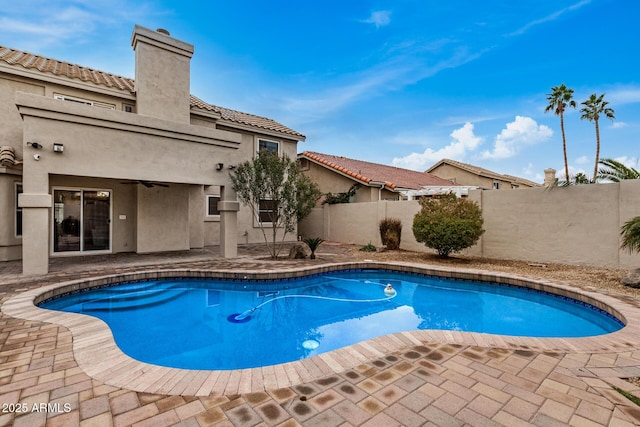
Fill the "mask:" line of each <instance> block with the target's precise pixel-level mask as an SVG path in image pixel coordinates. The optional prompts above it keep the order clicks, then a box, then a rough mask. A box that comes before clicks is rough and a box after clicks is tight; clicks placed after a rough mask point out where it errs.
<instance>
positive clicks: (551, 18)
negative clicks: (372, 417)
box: [507, 0, 591, 37]
mask: <svg viewBox="0 0 640 427" xmlns="http://www.w3.org/2000/svg"><path fill="white" fill-rule="evenodd" d="M589 3H591V0H581V1H579V2H578V3H575V4H572V5H571V6H568V7H565V8H564V9H560V10H558V11H556V12H553V13H552V14H550V15H547V16H545V17H544V18H540V19H536V20H535V21H531V22H529V23H527V24H525V25H524V26H522V27H520V28H519V29H517V30H516V31H514V32H512V33H510V34H507V37H511V36H519V35H521V34H524V33H526V32H527V31H529V29H531V28H532V27H535V26H536V25H540V24H544V23H545V22H551V21H555V20H556V19H558V18H559V17H560V16H561V15H563V14H564V13H566V12H571V11H574V10H577V9H579V8H581V7H582V6H584V5H587V4H589Z"/></svg>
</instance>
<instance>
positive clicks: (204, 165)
mask: <svg viewBox="0 0 640 427" xmlns="http://www.w3.org/2000/svg"><path fill="white" fill-rule="evenodd" d="M132 47H133V50H134V51H135V80H133V79H130V78H126V77H121V76H116V75H113V74H110V73H107V72H102V71H97V70H93V69H89V68H86V67H82V66H79V65H75V64H69V63H67V62H63V61H58V60H55V59H49V58H45V57H42V56H38V55H34V54H31V53H27V52H23V51H20V50H15V49H10V48H7V47H0V147H1V148H0V219H1V220H0V260H12V259H20V258H22V260H23V262H22V265H23V272H24V273H25V274H38V273H46V272H47V270H48V261H49V257H52V256H64V255H91V254H104V253H116V252H138V253H145V252H158V251H174V250H188V249H191V248H202V247H203V246H206V245H213V244H219V245H220V248H221V253H222V255H223V256H225V257H233V256H236V254H237V252H236V249H237V243H238V240H240V242H241V243H250V242H259V241H262V234H261V233H260V230H259V229H258V228H257V223H256V218H257V215H260V213H254V212H251V211H249V209H248V208H246V207H244V206H243V207H240V206H239V204H238V202H237V200H236V197H235V194H234V193H233V192H232V191H230V180H229V170H230V169H232V168H233V166H234V165H236V164H238V163H239V162H243V161H246V160H249V159H251V158H252V156H254V155H255V153H256V152H257V151H258V150H259V149H268V150H273V151H277V152H278V153H279V154H287V155H288V156H289V157H293V156H295V155H296V153H297V143H298V141H303V140H304V139H305V137H304V136H303V135H301V134H300V133H298V132H296V131H294V130H292V129H289V128H288V127H286V126H283V125H282V124H279V123H277V122H275V121H273V120H270V119H266V118H263V117H258V116H254V115H250V114H245V113H241V112H238V111H233V110H229V109H226V108H222V107H218V106H215V105H211V104H208V103H206V102H204V101H202V100H200V99H198V98H196V97H194V96H192V95H190V93H189V87H190V60H191V57H192V54H193V51H194V49H193V45H190V44H188V43H185V42H182V41H180V40H177V39H175V38H172V37H171V36H170V35H169V33H168V32H167V31H165V30H161V29H160V30H158V31H152V30H149V29H146V28H143V27H139V26H135V28H134V31H133V36H132ZM264 209H265V210H268V209H269V204H268V201H265V204H264ZM262 213H263V212H262ZM293 236H295V233H294V234H293Z"/></svg>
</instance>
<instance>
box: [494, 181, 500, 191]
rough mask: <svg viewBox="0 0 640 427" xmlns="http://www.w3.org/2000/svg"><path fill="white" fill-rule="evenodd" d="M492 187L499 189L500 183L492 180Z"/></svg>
mask: <svg viewBox="0 0 640 427" xmlns="http://www.w3.org/2000/svg"><path fill="white" fill-rule="evenodd" d="M493 189H494V190H499V189H500V183H499V182H498V181H493Z"/></svg>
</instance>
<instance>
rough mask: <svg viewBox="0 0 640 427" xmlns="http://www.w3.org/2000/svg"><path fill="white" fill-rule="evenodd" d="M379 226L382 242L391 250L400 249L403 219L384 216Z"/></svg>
mask: <svg viewBox="0 0 640 427" xmlns="http://www.w3.org/2000/svg"><path fill="white" fill-rule="evenodd" d="M379 227H380V240H381V241H382V244H383V245H385V246H386V248H387V249H389V250H391V251H393V250H396V249H400V238H401V237H402V221H400V220H399V219H398V218H384V219H383V220H381V221H380V224H379Z"/></svg>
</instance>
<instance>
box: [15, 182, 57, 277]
mask: <svg viewBox="0 0 640 427" xmlns="http://www.w3.org/2000/svg"><path fill="white" fill-rule="evenodd" d="M23 185H24V193H22V194H20V195H19V197H18V205H19V206H20V207H21V208H22V224H23V226H22V273H23V274H29V275H30V274H46V273H48V272H49V210H50V209H51V206H52V198H51V195H50V194H49V193H48V192H49V177H48V175H44V176H29V174H27V173H25V175H24V176H23Z"/></svg>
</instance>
